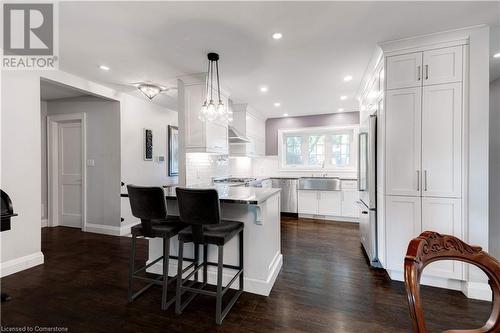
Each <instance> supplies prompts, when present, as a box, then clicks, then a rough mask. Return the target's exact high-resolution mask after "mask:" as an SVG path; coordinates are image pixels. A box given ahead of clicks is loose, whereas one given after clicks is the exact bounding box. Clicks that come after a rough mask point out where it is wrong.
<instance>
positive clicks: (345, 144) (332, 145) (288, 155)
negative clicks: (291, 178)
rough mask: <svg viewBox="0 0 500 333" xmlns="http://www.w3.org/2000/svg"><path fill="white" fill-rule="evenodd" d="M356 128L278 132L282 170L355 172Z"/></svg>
mask: <svg viewBox="0 0 500 333" xmlns="http://www.w3.org/2000/svg"><path fill="white" fill-rule="evenodd" d="M357 134H358V128H357V126H345V127H332V128H307V129H301V130H287V131H279V134H278V136H279V145H280V149H279V153H278V154H279V158H280V167H281V168H282V169H296V170H297V169H302V170H309V169H326V170H339V169H342V170H355V169H356V163H357V146H356V145H357V139H358V136H357Z"/></svg>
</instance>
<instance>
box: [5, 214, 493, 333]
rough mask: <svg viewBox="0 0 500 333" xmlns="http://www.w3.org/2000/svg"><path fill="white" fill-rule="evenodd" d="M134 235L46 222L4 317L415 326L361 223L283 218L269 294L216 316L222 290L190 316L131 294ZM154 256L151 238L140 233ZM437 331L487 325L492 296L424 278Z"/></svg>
mask: <svg viewBox="0 0 500 333" xmlns="http://www.w3.org/2000/svg"><path fill="white" fill-rule="evenodd" d="M130 243H131V242H130V238H127V237H114V236H104V235H98V234H91V233H83V232H80V231H79V230H75V229H70V228H63V227H57V228H44V229H43V230H42V250H43V253H44V255H45V264H44V265H41V266H38V267H34V268H31V269H29V270H26V271H23V272H20V273H17V274H14V275H11V276H8V277H5V278H3V279H2V280H1V283H2V291H7V292H8V293H9V294H10V295H11V296H12V297H13V299H12V300H11V301H8V302H6V303H2V306H1V324H2V326H4V327H5V326H35V325H38V326H45V327H54V326H57V327H67V328H68V331H69V332H113V331H114V332H249V333H250V332H253V333H263V332H291V333H293V332H313V333H317V332H341V333H343V332H356V333H359V332H410V331H411V322H410V318H409V315H408V310H407V305H406V299H405V293H404V285H403V284H402V283H400V282H393V281H391V280H390V279H389V277H388V276H387V274H386V273H385V271H383V270H373V269H370V268H369V267H368V265H367V264H366V261H365V258H364V256H363V254H362V250H361V247H360V245H359V239H358V229H357V226H356V225H353V224H349V223H322V222H314V221H311V220H291V219H286V220H283V222H282V243H283V247H282V251H283V256H284V265H283V268H282V271H281V273H280V275H279V276H278V279H277V281H276V284H275V286H274V288H273V290H272V292H271V295H270V296H269V297H263V296H257V295H253V294H248V293H244V294H243V295H242V296H241V297H240V299H239V301H238V302H237V304H236V305H235V306H234V308H233V309H232V311H231V312H230V313H229V315H228V316H227V318H226V319H225V321H224V323H223V326H221V327H218V326H217V325H215V323H214V308H215V306H214V305H215V300H214V299H213V298H209V297H205V296H202V295H200V296H198V297H197V298H196V299H195V300H194V301H193V302H192V303H191V304H190V305H189V306H188V308H187V309H186V310H185V312H184V314H183V315H182V316H176V315H175V313H174V310H173V308H172V307H171V308H169V309H168V310H167V311H165V312H164V311H161V310H160V298H161V292H160V288H159V287H154V289H151V290H150V291H149V292H148V293H146V294H145V295H144V296H142V297H140V298H139V299H137V300H136V301H135V302H134V303H132V304H128V303H127V299H126V297H127V263H128V257H129V249H130ZM138 245H139V246H138V257H141V258H146V252H147V247H146V241H144V240H140V241H139V243H138ZM423 297H424V300H425V302H424V305H425V308H426V315H427V320H428V328H429V331H430V332H440V331H442V330H444V329H449V328H474V327H479V326H482V324H483V321H484V320H486V319H487V317H488V315H489V312H490V308H491V305H490V303H488V302H480V301H472V300H467V299H466V298H465V297H464V296H463V295H462V294H461V293H459V292H453V291H447V290H442V289H437V288H429V287H424V288H423Z"/></svg>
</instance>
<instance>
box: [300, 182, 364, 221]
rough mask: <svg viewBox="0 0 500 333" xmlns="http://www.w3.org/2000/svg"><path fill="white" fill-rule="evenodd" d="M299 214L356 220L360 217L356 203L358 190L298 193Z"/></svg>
mask: <svg viewBox="0 0 500 333" xmlns="http://www.w3.org/2000/svg"><path fill="white" fill-rule="evenodd" d="M298 192H299V193H298V212H299V214H307V215H323V216H335V217H340V218H342V217H345V218H348V219H355V218H358V217H359V212H358V208H357V205H356V201H358V200H359V195H358V191H357V189H345V190H344V189H342V191H314V190H299V191H298Z"/></svg>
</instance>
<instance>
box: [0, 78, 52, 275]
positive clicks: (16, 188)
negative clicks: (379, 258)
mask: <svg viewBox="0 0 500 333" xmlns="http://www.w3.org/2000/svg"><path fill="white" fill-rule="evenodd" d="M1 80H2V87H1V96H2V101H1V107H2V110H1V170H0V176H1V178H0V187H1V188H2V190H4V191H5V192H7V194H8V195H9V196H10V198H11V199H12V203H13V206H14V211H15V212H16V213H18V214H19V216H17V217H14V218H13V219H12V229H11V230H10V231H4V232H2V233H0V243H1V244H0V248H1V253H0V260H1V273H0V274H1V276H5V275H8V274H11V273H13V272H16V271H19V270H22V269H26V268H29V267H31V266H34V265H38V264H41V263H43V254H42V253H41V251H40V244H41V239H40V230H41V228H40V215H41V212H40V210H41V209H40V203H41V177H40V174H41V172H40V165H41V157H40V147H41V145H40V138H41V133H40V79H39V75H38V74H37V73H36V72H30V71H22V72H21V71H19V72H14V71H11V72H9V71H2V78H1Z"/></svg>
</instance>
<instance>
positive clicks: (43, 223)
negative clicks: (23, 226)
mask: <svg viewBox="0 0 500 333" xmlns="http://www.w3.org/2000/svg"><path fill="white" fill-rule="evenodd" d="M48 226H49V220H47V219H42V221H41V227H42V228H45V227H48Z"/></svg>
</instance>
